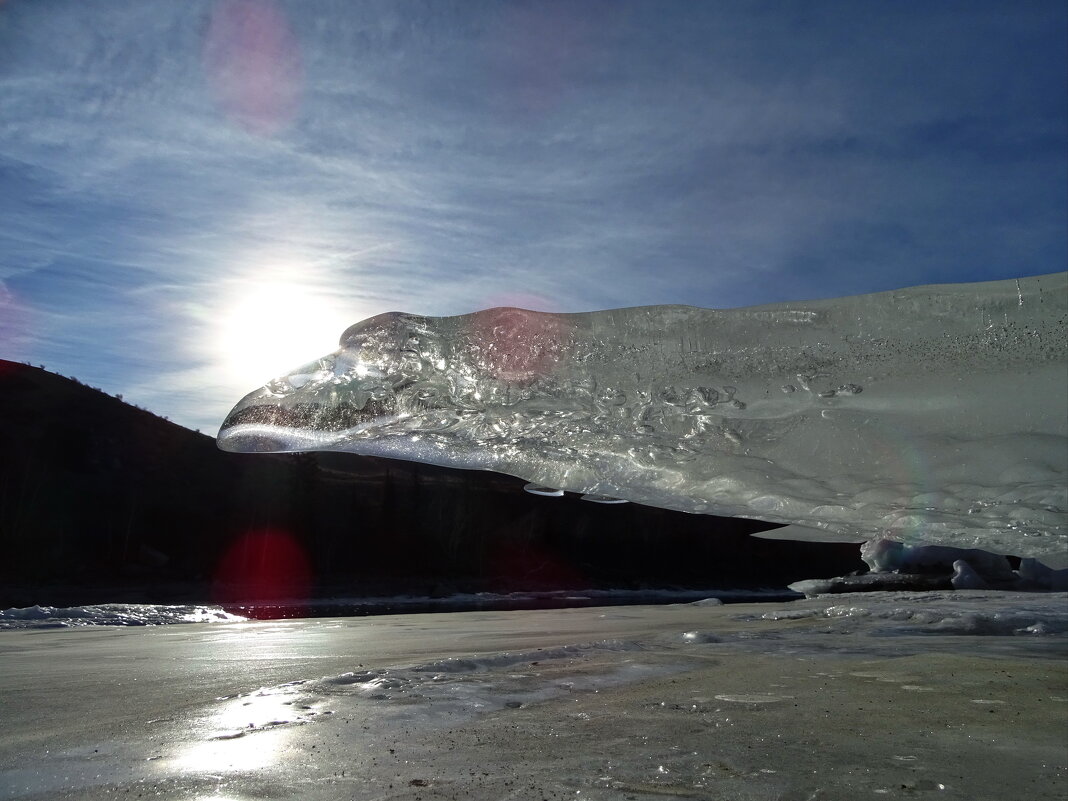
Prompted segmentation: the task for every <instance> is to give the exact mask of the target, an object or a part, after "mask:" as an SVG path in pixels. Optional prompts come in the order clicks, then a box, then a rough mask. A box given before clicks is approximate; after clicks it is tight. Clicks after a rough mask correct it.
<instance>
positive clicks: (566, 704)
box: [0, 591, 1068, 801]
mask: <svg viewBox="0 0 1068 801" xmlns="http://www.w3.org/2000/svg"><path fill="white" fill-rule="evenodd" d="M1066 656H1068V596H1066V595H1065V594H1063V593H1055V594H1011V593H1005V592H984V591H963V592H962V591H957V592H945V593H942V592H937V593H936V592H932V593H866V594H849V595H834V596H822V597H818V598H813V599H809V600H805V601H798V602H795V603H772V604H769V603H764V604H736V605H727V606H724V605H720V604H718V603H701V602H698V603H691V604H678V605H673V606H631V607H612V608H605V607H600V608H585V609H562V610H550V611H534V612H531V611H522V612H471V613H453V614H418V615H397V616H383V617H364V618H346V619H310V620H299V621H281V622H278V621H276V622H233V623H228V624H225V625H220V624H218V623H194V624H191V625H183V626H149V627H128V626H127V627H117V626H96V627H78V628H63V629H50V630H41V629H20V630H8V631H0V665H2V667H3V670H2V671H0V721H2V723H0V798H3V799H15V798H17V799H27V801H30V800H32V801H44V799H65V798H77V799H82V798H137V797H139V796H140V797H142V798H167V799H171V798H173V799H195V800H196V801H244V799H256V798H276V799H341V798H343V799H352V798H355V799H400V798H404V799H427V801H429V799H451V798H475V799H487V801H489V800H490V799H492V800H493V801H500V799H541V798H549V799H552V798H556V799H562V798H578V799H582V798H594V799H618V798H622V799H662V798H664V797H678V798H699V799H739V800H745V799H762V800H763V799H769V800H770V799H783V801H792V800H794V799H797V800H798V801H801V800H803V799H823V800H826V799H849V800H850V801H853V800H854V799H864V798H932V799H933V798H943V799H945V798H953V799H991V801H993V800H994V799H998V800H999V801H1001V800H1002V799H1008V798H1017V797H1027V798H1029V799H1057V800H1058V801H1061V799H1063V798H1064V797H1065V794H1066V793H1068V776H1066V771H1068V670H1066V668H1065V664H1066V663H1065V658H1066Z"/></svg>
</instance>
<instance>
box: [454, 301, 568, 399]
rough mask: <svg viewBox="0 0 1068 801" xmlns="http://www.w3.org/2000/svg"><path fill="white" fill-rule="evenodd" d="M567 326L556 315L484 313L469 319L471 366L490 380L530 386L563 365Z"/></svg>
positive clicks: (510, 310)
mask: <svg viewBox="0 0 1068 801" xmlns="http://www.w3.org/2000/svg"><path fill="white" fill-rule="evenodd" d="M570 333H571V326H570V324H569V323H567V322H566V321H565V319H564V318H563V317H561V316H559V315H554V314H546V313H544V312H532V311H527V310H526V309H513V308H502V309H487V310H486V311H482V312H478V313H477V314H475V315H473V316H472V320H471V323H470V328H469V330H468V341H469V343H470V348H471V350H472V353H471V354H470V355H471V357H472V363H473V364H476V365H478V366H479V367H481V368H482V369H483V370H484V371H486V372H487V373H489V374H490V375H491V376H493V377H494V378H496V379H498V380H501V381H508V382H510V383H515V384H530V383H532V382H533V381H534V380H535V379H537V378H538V377H540V376H544V375H546V374H548V373H551V372H552V371H554V370H555V369H556V368H557V367H558V366H559V365H560V364H561V363H562V362H563V361H564V353H565V348H566V345H567V341H568V338H569V336H570Z"/></svg>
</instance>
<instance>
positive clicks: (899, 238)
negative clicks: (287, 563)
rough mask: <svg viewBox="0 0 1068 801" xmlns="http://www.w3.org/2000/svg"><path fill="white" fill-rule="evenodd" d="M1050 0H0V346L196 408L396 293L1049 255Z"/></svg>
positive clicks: (289, 364)
mask: <svg viewBox="0 0 1068 801" xmlns="http://www.w3.org/2000/svg"><path fill="white" fill-rule="evenodd" d="M1066 13H1068V12H1066V6H1065V4H1064V3H1063V1H1062V0H1053V1H1051V2H1039V1H1035V2H1026V0H1021V1H1020V2H1014V3H1006V2H983V1H982V0H967V1H966V2H948V1H947V2H930V1H929V0H928V1H926V2H913V0H900V2H893V3H887V2H884V1H883V0H847V1H846V2H832V1H831V0H826V1H823V2H820V1H819V0H814V1H812V2H791V1H790V0H774V1H773V0H760V1H759V2H758V1H756V0H753V1H747V0H731V1H730V2H718V1H716V2H713V1H712V0H708V1H707V2H684V1H683V0H675V1H672V0H645V1H644V2H629V1H628V0H604V1H602V0H583V2H573V0H565V1H563V2H552V1H551V0H539V1H537V2H504V1H502V2H479V0H460V1H458V2H446V1H445V0H441V1H435V2H408V1H407V0H381V1H380V2H379V1H376V0H361V2H348V0H336V1H334V0H293V2H286V1H285V0H183V1H182V2H176V1H174V0H100V1H99V2H85V0H6V2H4V1H3V0H0V54H2V56H0V358H6V359H11V360H15V361H28V362H30V363H33V364H43V365H45V366H46V367H47V368H48V369H49V370H52V371H54V372H57V373H60V374H62V375H68V376H76V377H77V378H78V379H79V380H81V381H82V382H83V383H87V384H90V385H92V386H96V387H99V388H101V389H103V390H105V391H106V392H108V393H110V394H117V393H121V394H123V395H124V397H125V399H126V400H127V401H129V402H132V403H136V404H138V405H140V406H143V407H145V408H148V409H150V410H152V411H154V412H156V413H158V414H160V415H163V416H167V417H168V418H170V419H171V420H173V421H175V422H177V423H180V424H182V425H185V426H188V427H189V428H196V429H200V430H203V431H204V432H205V433H210V434H214V433H215V431H216V430H217V429H218V426H219V424H220V423H221V421H222V419H223V418H224V416H225V415H226V413H227V412H228V411H229V409H230V408H231V407H232V406H233V404H234V403H236V402H237V401H238V400H239V399H240V398H241V397H242V396H244V395H245V394H246V393H247V392H249V391H251V390H252V389H254V388H256V387H257V386H259V385H261V384H263V383H264V382H265V381H266V380H267V379H269V378H271V377H274V376H277V375H282V374H284V373H286V372H288V371H289V370H290V369H291V368H293V367H295V366H297V365H299V364H303V363H306V362H308V361H310V360H312V359H314V358H315V357H317V356H320V355H323V354H325V353H327V352H329V351H332V350H334V349H335V348H336V346H337V339H338V336H339V335H340V334H341V332H342V330H344V329H345V328H346V327H347V326H348V325H350V324H352V323H354V322H357V321H358V320H361V319H364V318H366V317H370V316H372V315H375V314H379V313H381V312H386V311H407V312H413V313H417V314H426V315H451V314H463V313H467V312H471V311H476V310H478V309H483V308H488V307H492V306H501V305H513V306H522V307H525V308H532V309H538V310H542V311H556V312H580V311H590V310H595V309H605V308H615V307H622V306H637V305H649V304H666V303H687V304H692V305H697V306H705V307H709V308H729V307H736V306H746V305H753V304H761V303H773V302H781V301H790V300H806V299H812V298H824V297H838V296H843V295H849V294H858V293H864V292H874V291H881V290H886V289H894V288H899V287H904V286H913V285H919V284H928V283H945V282H959V281H983V280H995V279H1002V278H1013V277H1021V276H1025V275H1038V274H1043V273H1050V272H1056V271H1060V270H1064V269H1065V265H1066V263H1068V232H1066V219H1068V85H1066V84H1068V78H1066V76H1068V55H1066V49H1068V44H1066V43H1068V21H1066Z"/></svg>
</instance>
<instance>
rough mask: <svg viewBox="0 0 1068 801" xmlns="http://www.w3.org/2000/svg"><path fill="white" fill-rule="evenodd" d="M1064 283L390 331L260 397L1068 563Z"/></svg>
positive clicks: (394, 436) (631, 489)
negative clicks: (1064, 557) (1059, 558)
mask: <svg viewBox="0 0 1068 801" xmlns="http://www.w3.org/2000/svg"><path fill="white" fill-rule="evenodd" d="M1066 279H1068V273H1058V274H1054V275H1046V276H1038V277H1032V278H1021V279H1019V280H1009V281H998V282H991V283H983V284H956V285H944V286H927V287H917V288H912V289H905V290H899V291H893V292H883V293H878V294H872V295H861V296H856V297H848V298H840V299H834V300H821V301H806V302H801V303H785V304H777V305H770V306H759V307H752V308H744V309H730V310H709V309H699V308H694V307H689V306H650V307H638V308H630V309H616V310H611V311H600V312H590V313H586V314H546V313H539V312H532V311H525V310H523V309H512V308H498V309H489V310H487V311H482V312H476V313H473V314H468V315H462V316H457V317H438V318H434V317H421V316H418V315H413V314H404V313H397V312H394V313H389V314H383V315H379V316H377V317H373V318H371V319H369V320H365V321H364V322H361V323H357V324H356V325H354V326H352V327H351V328H349V329H348V330H347V331H345V333H344V334H343V335H342V337H341V347H340V348H339V349H338V350H337V351H335V352H334V353H331V354H328V355H327V356H324V357H323V358H321V359H318V360H316V361H314V362H312V363H310V364H308V365H306V366H304V367H301V368H299V369H297V370H295V371H293V372H292V373H290V374H289V375H287V376H283V377H281V378H278V379H276V380H274V381H271V382H270V383H268V384H267V385H266V386H264V387H262V388H260V389H258V390H256V391H254V392H252V393H250V394H249V395H248V396H246V397H245V398H244V399H243V400H242V401H241V402H240V403H239V404H238V405H237V406H236V407H235V408H234V410H233V411H232V412H231V413H230V415H229V416H228V417H227V418H226V420H225V422H224V423H223V425H222V428H221V430H220V432H219V445H220V447H222V448H223V449H225V450H231V451H308V450H338V451H351V452H353V453H360V454H370V455H375V456H386V457H392V458H398V459H413V460H417V461H423V462H429V463H433V464H439V465H447V466H451V467H461V468H473V469H484V470H494V471H498V472H501V473H507V474H510V475H514V476H518V477H520V478H522V479H524V480H526V481H528V482H530V483H531V484H533V485H534V486H536V487H545V488H552V489H562V490H567V491H570V492H577V493H582V494H585V495H592V496H600V497H605V498H613V499H625V500H630V501H634V502H637V503H642V504H648V505H652V506H660V507H665V508H669V509H677V510H682V511H686V512H696V513H707V514H718V515H731V516H740V517H752V518H757V519H761V520H768V521H771V522H776V523H792V524H797V525H799V526H807V527H811V528H815V529H820V530H822V531H824V532H827V533H828V534H829V535H839V536H842V537H843V538H845V539H849V540H852V541H855V540H857V539H858V538H859V539H865V538H868V537H875V536H890V537H893V538H894V539H898V540H907V541H909V542H916V541H928V542H938V543H944V544H949V545H957V546H961V547H981V548H984V549H986V550H990V551H995V552H1000V553H1013V554H1017V555H1033V556H1048V555H1051V554H1053V555H1060V554H1063V553H1064V552H1065V550H1066V548H1068V527H1066V509H1068V488H1066V477H1068V378H1066V375H1068V373H1066V371H1068V363H1066V362H1068V346H1066V337H1068V326H1066V321H1068V285H1066Z"/></svg>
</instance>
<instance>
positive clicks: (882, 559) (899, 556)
mask: <svg viewBox="0 0 1068 801" xmlns="http://www.w3.org/2000/svg"><path fill="white" fill-rule="evenodd" d="M860 558H861V559H863V560H864V562H865V563H866V564H867V565H868V568H869V569H870V570H871V571H872V572H873V573H887V572H891V571H898V572H904V573H939V572H941V573H955V572H957V563H958V562H961V563H963V564H964V566H965V568H966V569H967V572H968V574H969V575H972V574H974V575H976V576H981V577H982V578H984V579H986V580H988V581H991V582H1014V581H1016V579H1017V575H1016V574H1015V573H1014V572H1013V570H1012V567H1011V566H1010V565H1009V560H1008V559H1006V558H1005V557H1004V556H1002V555H1001V554H996V553H990V552H989V551H983V550H980V549H978V548H952V547H948V546H941V545H923V546H910V545H906V544H905V543H903V542H897V541H894V540H888V539H885V538H878V539H874V540H869V541H868V542H865V543H864V544H863V545H861V546H860ZM973 589H974V588H973Z"/></svg>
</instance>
